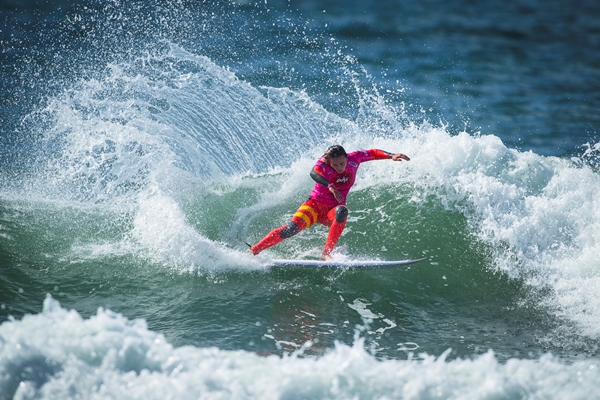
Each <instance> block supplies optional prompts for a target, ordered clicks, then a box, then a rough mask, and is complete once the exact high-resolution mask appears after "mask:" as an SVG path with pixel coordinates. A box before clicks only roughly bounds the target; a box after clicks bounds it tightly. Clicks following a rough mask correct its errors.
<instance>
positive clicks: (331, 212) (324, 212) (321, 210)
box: [250, 199, 348, 255]
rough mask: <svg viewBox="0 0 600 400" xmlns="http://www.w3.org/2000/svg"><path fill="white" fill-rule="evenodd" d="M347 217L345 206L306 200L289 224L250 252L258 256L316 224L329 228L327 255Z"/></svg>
mask: <svg viewBox="0 0 600 400" xmlns="http://www.w3.org/2000/svg"><path fill="white" fill-rule="evenodd" d="M347 217H348V208H346V206H342V205H338V206H332V205H329V204H323V203H320V202H318V201H315V200H313V199H308V200H307V201H306V202H305V203H304V204H302V205H301V206H300V207H299V208H298V211H296V213H295V214H294V216H293V217H292V220H291V221H290V223H288V224H286V225H283V226H280V227H279V228H276V229H273V230H272V231H271V232H269V233H268V234H267V235H266V236H265V237H264V238H263V239H262V240H261V241H260V242H258V243H257V244H255V245H254V246H252V247H250V250H251V251H252V253H254V254H258V253H260V252H261V251H263V250H265V249H268V248H269V247H272V246H275V245H276V244H277V243H279V242H281V241H282V240H284V239H287V238H289V237H292V236H294V235H296V234H297V233H298V232H300V231H302V230H304V229H306V228H308V227H309V226H311V225H313V224H314V223H316V222H318V223H320V224H323V225H325V226H329V234H328V235H327V242H326V243H325V249H324V250H323V254H324V255H329V254H330V253H331V251H332V250H333V247H334V246H335V244H336V243H337V241H338V239H339V238H340V236H341V235H342V231H343V230H344V227H345V226H346V219H347Z"/></svg>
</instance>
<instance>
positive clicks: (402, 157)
mask: <svg viewBox="0 0 600 400" xmlns="http://www.w3.org/2000/svg"><path fill="white" fill-rule="evenodd" d="M392 160H394V161H402V160H405V161H410V158H409V157H408V156H407V155H406V154H402V153H395V154H392Z"/></svg>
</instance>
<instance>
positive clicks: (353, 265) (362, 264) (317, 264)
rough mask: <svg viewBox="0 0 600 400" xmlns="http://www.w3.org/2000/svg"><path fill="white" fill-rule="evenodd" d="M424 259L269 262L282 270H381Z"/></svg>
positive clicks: (276, 260)
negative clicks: (327, 268)
mask: <svg viewBox="0 0 600 400" xmlns="http://www.w3.org/2000/svg"><path fill="white" fill-rule="evenodd" d="M425 259H426V257H424V258H416V259H408V260H393V261H387V260H326V261H323V260H285V259H273V260H267V262H268V263H269V264H270V265H271V266H273V267H281V268H324V267H330V268H348V269H380V268H395V267H402V266H406V265H411V264H415V263H418V262H419V261H423V260H425Z"/></svg>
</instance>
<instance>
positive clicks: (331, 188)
mask: <svg viewBox="0 0 600 400" xmlns="http://www.w3.org/2000/svg"><path fill="white" fill-rule="evenodd" d="M329 191H330V192H331V194H332V195H333V197H335V199H336V200H337V201H339V202H340V203H342V202H343V201H344V197H342V194H341V193H340V191H339V190H337V189H336V187H335V186H333V185H329Z"/></svg>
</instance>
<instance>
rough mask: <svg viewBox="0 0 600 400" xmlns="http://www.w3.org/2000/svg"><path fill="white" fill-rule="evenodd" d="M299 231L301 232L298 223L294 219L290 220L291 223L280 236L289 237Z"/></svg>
mask: <svg viewBox="0 0 600 400" xmlns="http://www.w3.org/2000/svg"><path fill="white" fill-rule="evenodd" d="M298 232H300V228H299V227H298V225H296V223H295V222H294V221H290V223H289V224H287V226H286V227H285V228H283V229H282V230H281V231H280V232H279V237H280V238H282V239H287V238H290V237H292V236H294V235H295V234H297V233H298Z"/></svg>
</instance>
